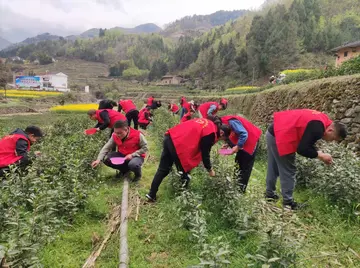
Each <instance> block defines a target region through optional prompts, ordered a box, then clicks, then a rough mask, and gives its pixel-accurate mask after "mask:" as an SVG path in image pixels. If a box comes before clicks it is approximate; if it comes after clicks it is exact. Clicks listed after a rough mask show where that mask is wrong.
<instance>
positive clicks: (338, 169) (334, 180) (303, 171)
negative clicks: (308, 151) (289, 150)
mask: <svg viewBox="0 0 360 268" xmlns="http://www.w3.org/2000/svg"><path fill="white" fill-rule="evenodd" d="M322 147H323V148H324V151H326V152H329V153H331V154H332V156H333V158H334V164H333V165H331V166H326V165H324V164H323V163H322V162H319V160H315V159H307V158H305V157H297V181H298V183H299V185H302V186H305V187H307V188H309V189H312V190H313V191H314V192H315V193H316V194H322V195H324V196H327V197H328V198H329V199H330V200H332V201H333V202H336V203H338V204H340V205H341V206H343V207H344V206H345V207H346V206H347V207H350V208H351V207H355V206H357V205H358V204H360V195H359V192H360V175H359V174H360V159H359V158H357V157H356V155H355V154H354V153H353V152H351V151H350V150H344V148H343V146H341V145H337V144H329V145H324V146H322Z"/></svg>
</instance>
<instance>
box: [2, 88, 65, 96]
mask: <svg viewBox="0 0 360 268" xmlns="http://www.w3.org/2000/svg"><path fill="white" fill-rule="evenodd" d="M0 94H3V95H5V90H4V89H0ZM61 94H63V93H62V92H57V91H39V90H17V89H8V90H6V96H9V97H18V98H21V97H23V98H25V97H27V96H29V95H30V96H38V97H46V96H59V95H61Z"/></svg>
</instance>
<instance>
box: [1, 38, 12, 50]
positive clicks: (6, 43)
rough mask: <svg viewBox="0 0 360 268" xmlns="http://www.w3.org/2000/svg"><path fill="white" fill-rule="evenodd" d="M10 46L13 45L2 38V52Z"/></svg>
mask: <svg viewBox="0 0 360 268" xmlns="http://www.w3.org/2000/svg"><path fill="white" fill-rule="evenodd" d="M10 45H11V43H10V42H9V41H8V40H6V39H4V38H2V37H1V36H0V50H2V49H4V48H7V47H8V46H10Z"/></svg>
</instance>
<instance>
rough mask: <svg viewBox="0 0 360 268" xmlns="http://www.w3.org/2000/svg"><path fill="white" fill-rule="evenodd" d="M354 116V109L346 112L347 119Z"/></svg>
mask: <svg viewBox="0 0 360 268" xmlns="http://www.w3.org/2000/svg"><path fill="white" fill-rule="evenodd" d="M354 114H355V109H354V108H350V109H348V110H347V111H346V112H345V116H346V117H352V116H353V115H354Z"/></svg>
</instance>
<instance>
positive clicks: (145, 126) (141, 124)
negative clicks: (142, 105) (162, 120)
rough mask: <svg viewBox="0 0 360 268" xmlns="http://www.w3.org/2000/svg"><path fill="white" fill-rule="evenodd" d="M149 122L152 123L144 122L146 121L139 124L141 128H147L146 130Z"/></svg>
mask: <svg viewBox="0 0 360 268" xmlns="http://www.w3.org/2000/svg"><path fill="white" fill-rule="evenodd" d="M149 124H150V123H146V124H144V123H139V126H140V128H141V129H145V130H146V128H147V126H148V125H149Z"/></svg>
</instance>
